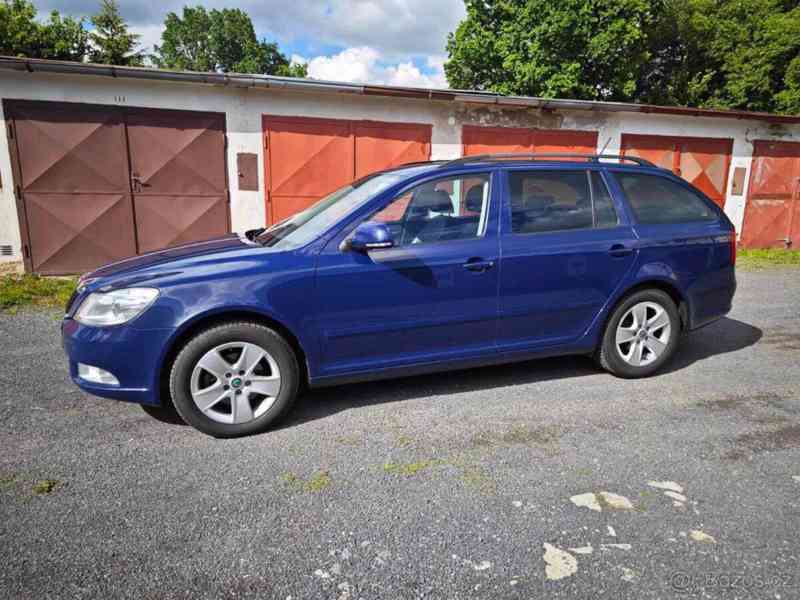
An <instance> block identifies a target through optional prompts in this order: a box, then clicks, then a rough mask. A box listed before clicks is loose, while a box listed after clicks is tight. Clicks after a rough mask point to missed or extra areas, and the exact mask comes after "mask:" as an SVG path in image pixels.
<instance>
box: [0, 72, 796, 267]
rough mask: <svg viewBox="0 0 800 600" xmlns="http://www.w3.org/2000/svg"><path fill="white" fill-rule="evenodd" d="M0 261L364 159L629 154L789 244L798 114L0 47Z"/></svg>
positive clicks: (194, 214)
mask: <svg viewBox="0 0 800 600" xmlns="http://www.w3.org/2000/svg"><path fill="white" fill-rule="evenodd" d="M0 99H2V119H3V127H2V131H0V260H7V261H22V262H23V263H24V266H25V268H26V270H28V271H32V272H38V273H43V274H71V273H80V272H83V271H87V270H89V269H91V268H93V267H96V266H98V265H100V264H103V263H107V262H111V261H114V260H119V259H121V258H124V257H127V256H130V255H133V254H137V253H143V252H148V251H151V250H154V249H158V248H163V247H166V246H172V245H175V244H181V243H185V242H190V241H193V240H199V239H205V238H208V237H213V236H217V235H221V234H224V233H226V232H229V231H242V230H245V229H250V228H253V227H258V226H262V225H265V224H270V223H275V222H277V221H279V220H281V219H284V218H285V217H287V216H289V215H291V214H294V213H295V212H297V211H299V210H302V209H303V208H305V207H307V206H309V205H310V204H311V203H313V202H314V201H315V200H317V199H319V198H320V197H322V196H324V195H326V194H328V193H329V192H331V191H333V190H334V189H336V188H338V187H340V186H342V185H344V184H346V183H347V182H349V181H352V180H353V179H355V178H358V177H361V176H363V175H365V174H367V173H370V172H372V171H375V170H378V169H383V168H387V167H391V166H395V165H400V164H403V163H407V162H414V161H421V160H429V159H430V160H437V159H455V158H458V157H460V156H462V155H467V154H483V153H489V152H581V153H596V152H601V151H602V152H605V153H608V154H626V155H630V156H640V157H643V158H647V159H648V160H651V161H652V162H654V163H656V164H658V165H659V166H662V167H664V168H666V169H670V170H672V171H673V172H675V173H677V174H679V175H680V176H682V177H684V178H685V179H687V180H688V181H690V182H692V183H693V184H694V185H696V186H697V187H699V188H700V189H701V190H703V191H704V192H705V193H706V194H707V195H708V196H709V197H710V198H712V199H713V200H714V202H716V203H718V204H719V205H720V206H722V207H723V208H724V209H725V211H726V213H727V214H728V215H729V216H730V218H731V220H732V221H733V222H734V224H735V225H736V228H737V232H739V237H740V241H741V243H742V244H743V245H744V246H748V247H789V246H794V247H800V200H798V188H799V187H800V117H791V116H779V115H771V114H761V113H748V112H740V111H715V110H700V109H689V108H680V107H658V106H648V105H640V104H625V103H604V102H586V101H572V100H545V99H540V98H524V97H503V96H497V95H495V94H492V93H486V92H467V91H454V90H423V89H410V88H397V87H386V86H372V85H357V84H343V83H333V82H321V81H314V80H304V79H288V78H280V77H270V76H259V75H235V74H217V73H187V72H174V71H161V70H156V69H149V68H134V67H110V66H103V65H89V64H81V63H62V62H57V61H43V60H31V59H20V58H0Z"/></svg>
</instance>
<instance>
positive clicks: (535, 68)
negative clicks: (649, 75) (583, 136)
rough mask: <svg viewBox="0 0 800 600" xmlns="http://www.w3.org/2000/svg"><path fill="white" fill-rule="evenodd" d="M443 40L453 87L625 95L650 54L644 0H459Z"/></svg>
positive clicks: (650, 5)
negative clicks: (452, 27) (457, 16)
mask: <svg viewBox="0 0 800 600" xmlns="http://www.w3.org/2000/svg"><path fill="white" fill-rule="evenodd" d="M465 4H466V7H467V18H466V19H465V20H464V21H462V22H461V24H460V25H459V26H458V29H457V30H456V32H455V33H454V34H451V35H450V36H449V38H448V42H447V51H448V54H449V57H450V58H449V61H448V62H447V63H446V64H445V72H446V74H447V78H448V80H449V82H450V85H451V86H453V87H456V88H475V89H492V90H495V91H497V92H500V93H505V94H523V95H529V96H544V97H550V98H554V97H569V98H583V99H591V100H632V99H633V98H634V97H635V93H636V89H637V82H638V76H639V72H640V71H641V69H642V66H643V65H644V64H646V63H647V62H648V61H649V60H650V53H649V48H648V38H647V30H648V29H649V28H650V27H651V26H652V25H653V23H654V22H655V21H656V19H657V11H658V10H659V6H660V3H659V2H650V1H648V0H593V1H591V0H561V1H560V2H552V1H551V0H522V1H520V0H517V1H510V0H465Z"/></svg>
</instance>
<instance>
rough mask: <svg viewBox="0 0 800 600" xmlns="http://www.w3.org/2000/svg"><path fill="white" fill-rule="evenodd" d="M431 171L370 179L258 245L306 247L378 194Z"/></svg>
mask: <svg viewBox="0 0 800 600" xmlns="http://www.w3.org/2000/svg"><path fill="white" fill-rule="evenodd" d="M430 168H431V166H430V165H421V166H418V167H409V168H406V169H398V170H396V171H386V172H383V173H377V174H375V175H368V176H367V177H364V178H362V179H359V180H358V181H354V182H353V183H350V184H348V185H346V186H344V187H343V188H340V189H338V190H336V191H335V192H333V193H332V194H329V195H328V196H325V197H324V198H323V199H322V200H320V201H319V202H317V203H316V204H314V205H313V206H310V207H309V208H307V209H306V210H304V211H303V212H300V213H297V214H296V215H293V216H291V217H289V218H288V219H284V220H283V221H281V222H279V223H276V224H275V225H273V226H272V227H270V228H268V229H265V230H264V231H263V232H261V233H260V234H259V235H258V236H257V237H256V238H255V241H256V242H258V243H259V244H262V245H264V246H274V247H281V248H284V247H285V248H288V247H298V246H302V245H304V244H307V243H308V242H310V241H311V240H313V239H315V238H316V237H318V236H319V235H320V234H321V233H323V232H324V231H325V230H327V229H328V228H329V227H331V226H332V225H334V224H335V223H336V222H337V221H339V220H340V219H341V218H342V217H344V216H346V215H348V214H350V213H351V212H352V211H354V210H355V209H357V208H358V207H360V206H361V205H362V204H364V203H365V202H366V201H368V200H369V199H370V198H373V197H374V196H375V195H376V194H379V193H380V192H382V191H383V190H385V189H386V188H388V187H390V186H392V185H394V184H396V183H400V182H401V181H403V180H404V179H406V178H408V177H410V176H411V175H416V174H417V173H420V172H423V171H426V170H428V169H430Z"/></svg>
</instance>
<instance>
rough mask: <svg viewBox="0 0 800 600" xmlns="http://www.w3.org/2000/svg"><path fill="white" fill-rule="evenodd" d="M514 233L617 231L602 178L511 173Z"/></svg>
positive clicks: (575, 173)
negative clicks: (606, 229) (611, 229)
mask: <svg viewBox="0 0 800 600" xmlns="http://www.w3.org/2000/svg"><path fill="white" fill-rule="evenodd" d="M508 176H509V184H510V200H511V231H512V233H543V232H547V231H569V230H573V229H592V228H595V227H614V226H616V225H617V213H616V211H615V210H614V205H613V203H612V201H611V196H610V195H609V193H608V189H607V188H606V185H605V183H604V182H603V179H602V177H600V175H599V174H598V173H595V172H590V171H571V170H570V171H544V170H535V171H510V172H509V174H508Z"/></svg>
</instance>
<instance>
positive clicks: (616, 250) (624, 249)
mask: <svg viewBox="0 0 800 600" xmlns="http://www.w3.org/2000/svg"><path fill="white" fill-rule="evenodd" d="M608 253H609V254H610V255H611V256H613V257H614V258H621V257H623V256H630V255H631V254H633V248H630V247H628V246H625V245H624V244H614V245H613V246H611V248H609V249H608Z"/></svg>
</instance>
